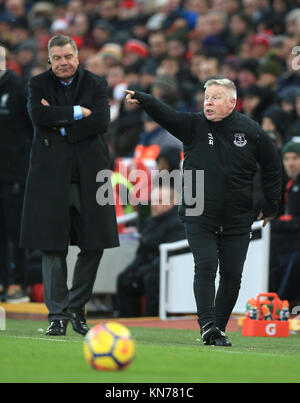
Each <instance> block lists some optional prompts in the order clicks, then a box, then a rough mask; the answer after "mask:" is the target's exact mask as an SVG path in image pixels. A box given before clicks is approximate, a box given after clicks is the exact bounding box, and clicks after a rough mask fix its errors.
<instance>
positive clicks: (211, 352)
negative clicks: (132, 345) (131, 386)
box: [0, 319, 300, 383]
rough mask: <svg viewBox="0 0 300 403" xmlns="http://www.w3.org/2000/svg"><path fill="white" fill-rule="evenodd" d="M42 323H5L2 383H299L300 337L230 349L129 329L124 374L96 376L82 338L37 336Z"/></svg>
mask: <svg viewBox="0 0 300 403" xmlns="http://www.w3.org/2000/svg"><path fill="white" fill-rule="evenodd" d="M46 327H47V323H46V322H38V321H29V320H13V319H8V320H7V324H6V329H7V330H6V331H0V382H1V383H17V382H22V383H39V382H43V383H44V382H46V383H59V382H64V383H65V382H68V383H73V382H74V383H80V382H81V383H84V382H87V383H91V382H97V383H119V382H121V383H207V382H214V383H216V382H218V383H219V382H226V383H237V382H247V383H252V382H268V383H269V382H276V383H280V382H281V383H283V382H297V383H298V382H299V381H300V335H291V336H290V337H289V338H253V337H243V336H241V334H240V333H239V332H233V333H229V337H230V340H231V341H232V343H233V347H232V348H227V349H226V348H225V349H224V348H216V347H205V346H203V345H202V343H201V342H199V340H197V339H199V332H198V331H193V330H174V329H170V330H166V329H150V328H138V327H132V328H131V331H132V334H133V336H134V338H135V340H136V349H137V352H136V357H135V359H134V361H133V362H132V364H131V365H130V366H129V367H128V368H126V369H125V370H123V371H116V372H97V371H95V370H94V369H92V368H91V367H89V365H88V364H87V363H86V362H85V359H84V356H83V338H82V337H81V336H79V335H77V334H76V333H74V332H73V330H72V329H71V326H70V325H69V327H68V332H67V336H66V337H65V338H62V337H58V338H49V337H47V336H45V335H44V332H41V329H44V330H45V329H46Z"/></svg>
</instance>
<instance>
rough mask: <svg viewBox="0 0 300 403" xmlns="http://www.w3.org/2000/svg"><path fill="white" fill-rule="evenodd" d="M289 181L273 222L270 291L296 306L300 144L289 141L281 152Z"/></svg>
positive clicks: (299, 258)
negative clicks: (278, 214)
mask: <svg viewBox="0 0 300 403" xmlns="http://www.w3.org/2000/svg"><path fill="white" fill-rule="evenodd" d="M282 156H283V164H284V168H285V172H286V174H287V176H288V181H287V183H286V185H285V189H284V196H283V200H282V207H281V214H280V216H279V217H278V218H277V219H276V220H274V221H273V222H272V226H271V227H272V238H271V240H272V241H271V260H270V288H271V290H272V291H274V292H277V293H278V295H279V297H280V298H282V299H287V300H288V301H290V303H291V305H295V304H296V305H299V301H300V289H299V281H300V271H299V267H300V142H299V141H298V142H296V141H290V142H288V143H286V144H285V145H284V147H283V149H282Z"/></svg>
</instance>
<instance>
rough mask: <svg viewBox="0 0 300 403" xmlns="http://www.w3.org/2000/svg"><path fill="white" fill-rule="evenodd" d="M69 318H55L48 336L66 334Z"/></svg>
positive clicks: (47, 333) (47, 332)
mask: <svg viewBox="0 0 300 403" xmlns="http://www.w3.org/2000/svg"><path fill="white" fill-rule="evenodd" d="M67 325H68V320H53V321H51V322H50V325H49V327H48V329H47V331H46V336H65V335H66V332H67Z"/></svg>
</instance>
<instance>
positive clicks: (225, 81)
mask: <svg viewBox="0 0 300 403" xmlns="http://www.w3.org/2000/svg"><path fill="white" fill-rule="evenodd" d="M212 85H219V86H220V87H225V88H226V89H227V90H229V92H230V96H231V97H232V98H234V99H235V100H236V99H237V89H236V86H235V84H234V82H233V81H231V80H229V78H211V79H209V80H207V81H206V82H205V84H204V88H205V89H206V88H208V87H211V86H212Z"/></svg>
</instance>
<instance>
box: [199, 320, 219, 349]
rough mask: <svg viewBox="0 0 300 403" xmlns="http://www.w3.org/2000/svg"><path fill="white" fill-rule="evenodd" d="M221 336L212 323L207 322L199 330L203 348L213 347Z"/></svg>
mask: <svg viewBox="0 0 300 403" xmlns="http://www.w3.org/2000/svg"><path fill="white" fill-rule="evenodd" d="M221 336H222V335H221V330H220V329H219V328H218V327H216V326H215V325H214V323H213V322H208V323H206V325H204V326H202V328H201V337H202V340H203V343H204V345H205V346H211V345H214V342H215V340H218V339H220V338H221Z"/></svg>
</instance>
